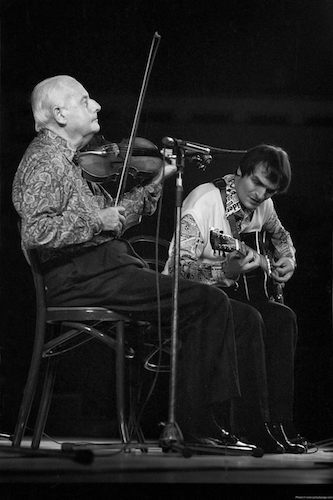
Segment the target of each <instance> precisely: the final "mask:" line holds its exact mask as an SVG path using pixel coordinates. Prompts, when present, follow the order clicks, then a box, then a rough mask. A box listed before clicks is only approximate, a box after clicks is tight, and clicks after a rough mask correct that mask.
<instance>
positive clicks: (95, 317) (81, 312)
mask: <svg viewBox="0 0 333 500" xmlns="http://www.w3.org/2000/svg"><path fill="white" fill-rule="evenodd" d="M46 321H47V322H52V321H124V322H127V323H128V321H129V319H128V317H127V316H124V315H122V314H120V313H117V312H115V311H113V310H112V309H107V308H106V307H87V306H86V307H66V306H63V307H61V306H59V307H53V306H52V307H47V308H46Z"/></svg>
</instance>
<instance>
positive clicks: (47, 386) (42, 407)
mask: <svg viewBox="0 0 333 500" xmlns="http://www.w3.org/2000/svg"><path fill="white" fill-rule="evenodd" d="M57 364H58V360H57V359H48V360H47V367H46V373H45V378H44V384H43V390H42V394H41V397H40V404H39V408H38V415H37V418H36V422H35V427H34V432H33V437H32V442H31V448H34V449H37V448H39V445H40V442H41V439H42V435H43V432H44V429H45V424H46V420H47V416H48V413H49V409H50V404H51V400H52V394H53V387H54V381H55V377H56V368H57Z"/></svg>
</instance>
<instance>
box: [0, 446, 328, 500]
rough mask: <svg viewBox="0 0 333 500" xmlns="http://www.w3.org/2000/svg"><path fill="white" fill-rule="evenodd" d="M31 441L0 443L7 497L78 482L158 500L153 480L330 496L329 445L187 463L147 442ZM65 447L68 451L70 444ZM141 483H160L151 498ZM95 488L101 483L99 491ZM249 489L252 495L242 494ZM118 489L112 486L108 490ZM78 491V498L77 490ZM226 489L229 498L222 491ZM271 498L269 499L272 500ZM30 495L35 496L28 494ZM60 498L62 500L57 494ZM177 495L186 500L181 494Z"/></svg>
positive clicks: (2, 483) (239, 493)
mask: <svg viewBox="0 0 333 500" xmlns="http://www.w3.org/2000/svg"><path fill="white" fill-rule="evenodd" d="M63 443H72V444H74V445H75V447H74V451H72V450H71V449H70V450H69V451H66V450H64V447H62V446H61V445H62V444H63ZM29 444H30V441H29V440H24V442H23V443H22V449H21V450H14V449H13V448H12V447H11V443H10V441H9V440H5V439H2V440H1V441H0V488H1V487H5V486H6V488H7V489H5V490H3V491H5V492H7V494H8V495H9V496H8V498H15V496H10V495H11V493H13V492H14V491H15V488H14V485H15V487H18V486H20V485H21V486H23V485H24V488H25V491H29V485H30V486H31V485H34V487H36V485H40V486H43V485H44V488H46V487H47V486H48V488H50V485H52V488H51V489H48V490H45V491H48V493H47V494H46V496H45V498H50V494H51V493H55V492H56V491H57V486H59V485H80V488H81V489H82V488H84V490H85V492H87V491H88V489H89V486H92V485H94V487H95V489H94V490H93V491H95V493H96V495H98V492H99V491H100V490H101V487H103V485H109V486H113V489H114V487H115V486H118V488H117V491H119V486H120V485H124V484H126V485H132V487H134V486H135V494H134V490H133V495H134V496H132V495H131V497H133V498H153V497H154V498H155V499H156V498H164V496H159V493H160V490H159V488H158V487H157V484H156V483H164V484H168V485H175V484H177V485H178V484H180V483H181V484H182V485H183V486H184V485H190V484H191V485H197V486H198V488H199V487H200V485H221V486H222V485H225V487H226V488H222V489H221V488H220V489H219V491H220V493H221V495H220V498H222V497H224V498H234V497H233V496H232V495H230V491H232V492H234V493H235V495H236V496H235V498H248V494H249V492H250V491H252V492H254V491H258V488H259V489H260V488H261V489H264V488H265V487H266V489H267V488H268V487H270V491H271V492H272V493H273V492H275V493H276V494H277V496H276V498H283V495H282V494H281V492H279V488H280V487H283V488H284V490H283V493H284V494H285V493H286V488H287V487H288V491H289V492H292V493H291V494H292V498H297V496H298V497H300V498H301V497H303V498H310V497H311V496H312V498H313V497H315V496H317V497H318V496H321V497H322V498H324V497H325V498H332V499H333V441H332V440H326V441H322V442H320V443H314V444H315V445H316V446H315V447H311V448H310V449H309V451H308V453H307V454H303V455H292V454H283V455H273V454H267V455H264V456H263V457H259V458H257V457H254V456H241V455H240V456H228V455H208V454H204V455H198V454H196V453H194V454H193V455H192V456H190V457H188V458H186V457H184V456H183V455H182V454H181V453H175V452H167V453H165V452H163V451H162V450H161V448H160V447H159V446H158V443H157V442H153V441H147V446H148V448H147V452H146V453H144V452H142V451H141V450H140V449H138V448H136V447H135V446H134V447H133V448H131V449H130V450H129V451H124V450H123V449H121V447H120V445H119V442H115V441H105V442H104V441H102V440H96V439H92V438H88V439H87V438H86V439H77V438H74V439H71V438H66V439H65V438H61V439H60V438H59V439H56V440H48V439H44V440H43V441H42V443H41V447H40V451H36V452H34V450H31V448H30V447H29ZM78 445H79V446H78ZM62 448H63V449H62ZM65 448H67V449H69V448H70V446H67V447H66V445H65ZM79 450H80V451H79ZM83 450H85V452H84V453H82V451H83ZM87 450H88V452H87V453H86V451H87ZM144 484H146V485H147V484H151V485H154V484H156V488H155V492H154V494H153V495H152V496H149V494H148V493H145V494H144V495H142V496H141V495H140V491H141V489H140V485H144ZM96 485H99V486H98V488H97V487H96ZM231 486H232V487H233V489H232V490H231V489H230V487H231ZM245 486H246V492H247V493H246V496H242V491H243V490H244V487H245ZM237 487H239V488H237ZM27 488H28V489H27ZM295 488H296V489H295ZM113 489H111V490H110V488H108V492H109V493H110V491H112V490H113ZM192 490H193V488H192ZM199 490H200V488H199V489H196V488H195V490H194V491H196V492H197V493H198V492H199ZM0 491H1V489H0ZM34 491H36V490H34ZM75 491H76V493H79V491H78V489H77V487H76V488H75ZM145 491H146V490H145ZM166 491H167V490H164V492H166ZM227 491H228V494H227V495H226V496H224V495H223V494H222V493H223V492H225V493H226V492H227ZM244 491H245V490H244ZM58 492H59V490H58ZM236 492H237V494H236ZM272 493H270V494H269V496H268V497H267V498H275V496H274V495H273V494H272ZM92 495H93V496H92ZM92 495H89V497H90V498H94V497H95V494H94V493H92ZM192 496H193V495H192ZM256 496H257V495H256ZM264 496H265V497H266V495H264ZM32 497H33V495H32ZM32 497H31V498H32ZM75 497H76V495H75ZM3 498H6V497H3ZM25 498H30V497H29V496H27V495H25ZM57 498H62V497H61V496H60V495H59V496H58V497H57ZM63 498H65V497H63ZM66 498H67V497H66ZM68 498H72V496H68ZM118 498H119V496H118ZM177 498H181V497H180V496H179V492H178V494H177ZM197 498H202V496H201V495H199V496H198V497H197ZM286 498H287V497H286ZM288 498H289V496H288ZM207 500H208V498H207Z"/></svg>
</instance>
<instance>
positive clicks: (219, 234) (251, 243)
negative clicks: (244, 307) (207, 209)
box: [210, 228, 284, 304]
mask: <svg viewBox="0 0 333 500" xmlns="http://www.w3.org/2000/svg"><path fill="white" fill-rule="evenodd" d="M240 238H241V240H238V239H237V238H233V237H232V236H229V235H227V234H224V232H223V231H221V230H220V229H216V228H211V230H210V244H211V246H212V249H213V251H214V253H216V252H219V253H220V254H222V253H230V252H235V251H236V252H238V253H239V255H240V256H243V257H245V255H246V254H247V252H248V249H249V248H250V249H251V250H252V251H254V252H255V254H256V255H257V256H259V260H260V264H259V267H258V268H257V269H255V270H254V271H250V272H248V273H246V274H245V273H244V274H242V277H241V279H240V280H239V283H238V285H239V287H238V289H237V290H236V291H235V292H234V293H233V294H232V296H233V297H234V298H237V297H238V296H239V297H240V298H245V299H247V300H248V301H255V300H273V301H275V302H279V303H281V304H283V303H284V297H283V286H284V284H283V283H278V282H277V281H275V280H274V279H273V278H272V275H271V269H272V262H273V256H272V255H273V252H272V244H271V242H270V238H269V236H268V235H267V233H266V231H262V232H258V231H254V232H251V233H241V234H240Z"/></svg>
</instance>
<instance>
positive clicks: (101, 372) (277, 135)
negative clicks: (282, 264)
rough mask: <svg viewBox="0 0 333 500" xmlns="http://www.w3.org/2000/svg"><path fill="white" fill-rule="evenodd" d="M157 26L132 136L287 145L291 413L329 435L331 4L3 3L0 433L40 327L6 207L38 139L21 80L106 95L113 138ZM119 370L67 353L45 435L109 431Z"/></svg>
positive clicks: (284, 201) (189, 171) (283, 211)
mask: <svg viewBox="0 0 333 500" xmlns="http://www.w3.org/2000/svg"><path fill="white" fill-rule="evenodd" d="M155 31H157V32H158V33H159V34H160V35H161V37H162V38H161V42H160V45H159V49H158V53H157V56H156V59H155V63H154V67H153V70H152V73H151V78H150V81H149V85H148V89H147V94H146V98H145V101H144V105H143V109H142V114H141V119H140V122H139V128H138V135H139V136H142V137H146V138H148V139H150V140H151V141H153V142H154V143H155V144H157V145H158V146H159V147H160V146H161V138H162V137H164V136H171V137H181V138H184V139H188V140H193V141H198V142H201V143H205V144H210V145H212V146H217V147H220V148H227V149H247V148H249V147H251V146H254V145H256V144H259V143H261V142H267V143H274V144H278V145H280V146H282V147H283V148H285V149H286V150H287V151H288V152H289V154H290V158H291V162H292V167H293V182H292V185H291V188H290V190H289V192H288V193H287V194H286V195H283V196H280V197H278V198H276V205H277V207H278V211H279V214H280V218H281V220H282V221H283V223H284V225H285V226H286V227H287V229H288V230H290V232H291V233H292V236H293V239H294V242H295V246H296V248H297V256H298V269H297V272H296V273H295V275H294V277H293V279H292V280H291V281H290V283H289V284H288V286H287V288H286V301H287V303H288V304H289V305H290V306H291V307H293V308H294V309H295V311H296V312H297V314H298V318H299V343H298V350H297V358H296V370H295V378H296V395H295V421H296V425H297V427H298V429H299V430H300V432H301V433H303V434H305V435H307V436H308V438H309V439H311V440H320V439H325V438H328V437H332V435H333V418H332V413H333V412H332V410H333V403H332V368H333V362H332V361H333V357H332V335H331V326H332V323H331V253H332V251H331V248H332V247H331V244H332V237H331V235H332V232H331V194H332V193H331V170H332V125H333V107H332V89H333V72H332V66H333V54H332V31H333V5H332V2H331V1H330V0H326V1H325V0H316V1H311V0H302V1H299V0H294V1H293V0H290V1H287V0H279V1H276V0H250V1H247V0H231V1H227V0H225V1H224V0H220V1H218V2H212V1H210V2H209V1H205V2H204V1H201V0H198V1H196V2H193V1H177V2H176V1H163V0H155V1H145V0H141V1H140V0H137V1H132V2H131V1H126V0H122V1H118V0H109V1H103V0H101V1H98V0H81V1H80V2H76V1H72V2H71V1H69V0H67V1H62V0H60V1H50V0H43V1H42V0H21V1H19V0H16V1H15V0H7V1H2V2H1V256H2V262H1V290H2V297H1V305H2V315H1V319H2V328H1V338H0V346H1V353H2V362H1V365H0V371H1V386H0V390H1V415H0V432H12V430H13V426H14V423H15V418H16V412H17V407H18V404H19V402H20V397H21V391H22V387H23V384H24V381H25V377H26V372H27V367H28V362H29V355H30V352H31V346H32V339H33V328H34V289H33V285H32V281H31V277H30V274H29V269H28V268H27V265H26V263H25V261H24V258H23V256H22V254H21V251H20V246H19V239H18V235H17V230H16V214H15V212H14V210H13V208H12V204H11V183H12V180H13V176H14V173H15V171H16V168H17V165H18V163H19V161H20V158H21V156H22V154H23V152H24V150H25V148H26V147H27V145H28V144H29V142H30V141H31V139H32V138H33V135H34V129H33V120H32V116H31V112H30V107H29V96H30V93H31V90H32V88H33V87H34V85H35V84H36V83H38V82H39V81H41V80H43V79H44V78H47V77H49V76H53V75H56V74H70V75H72V76H74V77H75V78H77V79H78V80H79V81H80V82H81V83H82V84H83V85H84V86H85V87H86V88H87V89H88V91H89V93H90V94H91V96H92V97H94V98H95V99H96V100H97V101H98V102H99V103H100V104H101V106H102V111H101V113H100V123H101V126H102V132H103V134H104V135H105V137H107V138H109V139H110V140H112V141H114V142H117V141H120V140H121V139H122V138H123V137H128V136H129V134H130V131H131V126H132V121H133V118H134V112H135V107H136V103H137V97H138V95H139V91H140V87H141V83H142V78H143V73H144V69H145V65H146V61H147V57H148V52H149V47H150V44H151V40H152V37H153V34H154V32H155ZM237 161H238V156H237V155H235V154H226V155H223V156H219V157H214V158H213V162H212V165H211V166H210V167H208V169H207V170H206V171H205V172H202V171H200V170H198V169H196V168H194V167H192V166H187V167H186V169H185V172H184V178H183V181H184V191H185V195H186V194H187V193H188V191H189V190H190V189H191V188H193V187H194V186H196V185H197V184H199V183H201V182H205V181H209V180H211V179H213V178H215V177H217V176H220V175H224V174H225V173H227V172H229V171H232V170H234V168H235V167H236V166H237ZM173 207H174V181H173V180H169V181H168V182H167V183H166V186H165V192H164V199H163V205H162V213H161V236H163V237H165V238H170V237H171V234H172V231H173V214H174V208H173ZM156 224H157V215H154V216H153V217H151V218H147V219H146V220H145V221H144V223H143V225H142V226H140V227H137V228H133V229H132V230H130V231H129V234H128V236H130V235H132V234H138V233H139V232H145V233H148V234H154V233H155V231H156ZM88 357H89V363H88V362H87V358H88ZM111 360H112V356H111ZM113 379H114V375H113V365H112V361H110V357H109V356H108V355H107V353H105V350H104V349H103V348H101V347H100V346H96V347H92V346H90V347H89V349H82V350H81V351H80V353H79V354H78V355H76V356H75V357H74V356H70V357H69V360H68V363H67V364H64V365H63V366H62V372H61V375H60V377H59V380H58V385H57V397H56V398H55V407H54V409H53V411H52V415H53V417H51V416H50V425H49V427H48V432H50V433H59V434H61V433H63V434H66V433H68V434H74V433H75V432H77V433H80V432H81V433H82V434H84V435H87V434H88V433H89V432H90V433H91V434H92V435H101V436H103V435H105V434H106V433H108V432H110V433H112V432H113V427H112V425H111V424H110V422H114V410H113V407H114V386H113ZM166 387H167V386H166V384H165V381H162V382H161V387H160V394H159V395H158V394H157V395H156V396H155V399H153V400H152V402H151V404H150V411H149V414H148V415H147V417H146V419H147V420H146V421H149V420H150V421H151V422H150V423H149V425H150V426H151V427H150V428H151V429H152V428H153V427H154V426H155V425H156V422H157V420H156V419H157V418H160V417H162V418H163V415H164V418H166V413H165V411H164V409H163V411H162V410H161V405H160V402H161V399H162V398H163V400H164V401H165V400H166V395H165V390H166ZM161 394H162V398H161ZM156 401H157V402H156ZM157 407H158V409H157ZM154 428H155V427H154Z"/></svg>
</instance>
